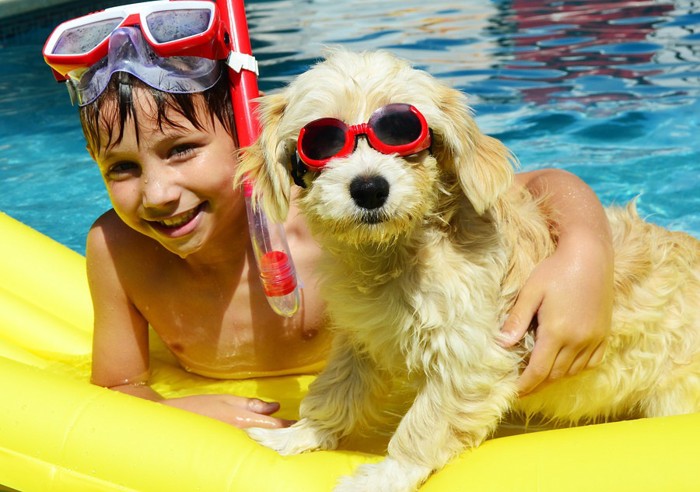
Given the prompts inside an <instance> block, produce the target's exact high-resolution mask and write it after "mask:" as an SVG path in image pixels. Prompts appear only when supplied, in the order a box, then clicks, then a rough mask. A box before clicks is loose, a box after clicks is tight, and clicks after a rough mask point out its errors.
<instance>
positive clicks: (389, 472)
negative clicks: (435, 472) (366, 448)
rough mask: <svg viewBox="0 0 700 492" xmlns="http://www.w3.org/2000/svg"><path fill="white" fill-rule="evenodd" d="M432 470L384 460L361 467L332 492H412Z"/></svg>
mask: <svg viewBox="0 0 700 492" xmlns="http://www.w3.org/2000/svg"><path fill="white" fill-rule="evenodd" d="M430 472H432V470H431V469H430V468H428V467H426V466H421V465H416V464H415V463H406V462H400V461H397V460H395V459H393V458H386V459H385V460H384V461H380V462H379V463H375V464H367V465H361V466H359V467H358V468H357V471H355V473H354V474H353V475H352V476H349V477H343V478H341V479H340V482H339V483H338V485H337V486H336V487H335V489H333V491H334V492H413V491H415V490H416V489H418V487H419V486H420V485H421V484H422V483H423V482H424V481H425V480H426V479H427V478H428V476H429V475H430Z"/></svg>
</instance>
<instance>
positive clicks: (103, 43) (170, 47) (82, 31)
mask: <svg viewBox="0 0 700 492" xmlns="http://www.w3.org/2000/svg"><path fill="white" fill-rule="evenodd" d="M126 26H138V27H139V28H140V29H141V32H142V33H143V37H144V39H145V40H146V41H147V42H148V44H149V45H150V46H151V48H152V49H153V51H154V52H155V53H156V55H158V56H160V57H168V56H197V57H202V58H208V59H212V60H220V59H224V58H226V55H227V54H228V51H230V49H227V47H226V46H225V40H224V37H223V29H222V26H221V23H220V21H219V13H218V11H217V8H216V4H215V3H213V2H209V1H203V0H190V1H187V0H183V1H155V2H142V3H135V4H131V5H123V6H120V7H112V8H108V9H106V10H103V11H101V12H96V13H93V14H88V15H85V16H83V17H79V18H77V19H73V20H70V21H67V22H64V23H62V24H61V25H59V26H58V27H57V28H56V29H54V31H53V33H51V36H49V38H48V40H47V41H46V44H45V45H44V59H45V60H46V62H47V63H48V64H49V65H50V66H51V68H53V70H54V75H55V76H56V78H57V79H58V80H66V79H67V78H68V73H69V72H71V71H73V70H76V69H87V68H90V67H91V66H93V65H94V64H95V63H97V62H98V61H99V60H101V59H102V58H104V57H105V56H106V55H107V50H108V45H109V37H110V36H111V34H112V33H113V32H114V31H115V30H116V29H117V28H119V27H126Z"/></svg>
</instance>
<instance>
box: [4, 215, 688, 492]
mask: <svg viewBox="0 0 700 492" xmlns="http://www.w3.org/2000/svg"><path fill="white" fill-rule="evenodd" d="M0 237H1V238H2V239H1V241H0V279H1V281H0V490H8V489H10V490H13V489H14V490H21V491H45V490H51V491H67V492H68V491H70V492H87V491H130V490H135V491H154V492H161V491H186V492H194V491H204V492H223V491H244V492H247V491H255V492H265V491H270V492H280V491H285V492H289V491H300V492H314V491H329V490H331V489H332V487H333V484H334V483H335V482H336V480H337V479H338V477H339V476H341V475H343V474H348V473H351V472H352V470H353V469H354V468H355V467H356V466H357V465H359V464H361V463H365V462H369V461H375V460H378V459H379V456H378V455H374V454H371V453H370V452H367V451H365V452H362V451H350V450H343V451H333V452H316V453H308V454H304V455H300V456H293V457H287V458H283V457H280V456H278V455H277V454H276V453H274V452H273V451H270V450H267V449H265V448H262V447H260V446H259V445H257V444H255V443H253V442H252V441H250V440H249V439H248V438H247V436H246V435H245V434H244V433H243V432H242V431H239V430H237V429H235V428H233V427H230V426H228V425H226V424H223V423H220V422H217V421H214V420H211V419H207V418H204V417H200V416H197V415H192V414H189V413H187V412H184V411H180V410H176V409H173V408H169V407H166V406H164V405H160V404H158V403H152V402H147V401H142V400H139V399H137V398H133V397H129V396H125V395H121V394H117V393H115V392H112V391H109V390H106V389H102V388H98V387H95V386H92V385H90V384H89V383H88V378H89V353H90V329H91V325H92V319H91V318H92V311H91V306H90V299H89V295H88V291H87V285H86V280H85V275H84V259H83V258H82V257H81V256H80V255H78V254H76V253H74V252H72V251H70V250H68V249H67V248H65V247H63V246H61V245H60V244H58V243H56V242H54V241H52V240H51V239H49V238H47V237H45V236H42V235H41V234H39V233H38V232H36V231H34V230H32V229H30V228H29V227H27V226H25V225H23V224H21V223H19V222H17V221H15V220H13V219H11V218H10V217H8V216H7V215H4V214H0ZM153 357H154V359H155V362H154V374H153V377H154V381H155V382H154V385H155V387H156V389H158V390H159V391H161V392H162V393H164V394H166V395H183V394H187V393H196V392H199V393H204V392H220V391H230V392H234V393H238V394H244V395H249V396H253V395H256V396H259V397H262V398H269V399H276V400H278V401H281V402H282V404H283V406H284V407H283V408H285V409H286V411H287V412H289V413H288V414H287V415H285V416H287V417H290V418H293V417H294V416H295V415H294V412H295V411H296V409H297V408H298V403H299V400H300V399H301V397H302V396H303V394H304V393H305V391H306V388H307V386H308V383H309V382H310V380H311V379H312V378H313V376H310V375H308V376H298V377H283V378H269V379H258V380H249V381H238V382H231V381H225V382H222V381H215V380H209V379H206V378H199V377H196V376H192V375H190V374H187V373H185V372H184V371H181V370H180V369H179V368H178V367H177V365H176V364H175V363H174V362H173V361H172V359H170V358H169V357H168V355H167V353H165V351H163V350H162V349H158V348H156V349H155V353H154V356H153ZM359 442H360V443H361V441H359ZM699 442H700V414H697V415H687V416H678V417H670V418H660V419H642V420H636V421H628V422H619V423H610V424H602V425H593V426H587V427H579V428H572V429H563V430H548V431H542V432H535V433H525V434H520V435H513V436H509V437H501V438H495V439H491V440H489V441H487V442H486V443H484V444H483V445H482V446H481V447H480V448H479V449H477V450H475V451H471V452H466V453H464V454H463V455H462V456H460V457H459V458H458V459H456V460H454V461H453V462H452V463H451V464H450V465H448V466H447V467H446V468H445V469H444V470H442V471H440V472H439V473H437V474H435V475H434V476H433V477H431V478H430V480H429V481H428V482H427V483H426V484H425V485H424V487H423V489H422V490H425V491H451V490H455V491H462V490H479V491H497V492H506V491H517V492H527V491H539V492H547V491H551V492H572V491H596V492H601V491H615V492H621V491H634V492H642V491H654V492H659V491H673V492H682V491H698V490H700V474H698V473H697V464H698V461H697V456H698V454H697V449H698V443H699ZM359 448H362V444H360V446H359ZM355 449H357V448H355Z"/></svg>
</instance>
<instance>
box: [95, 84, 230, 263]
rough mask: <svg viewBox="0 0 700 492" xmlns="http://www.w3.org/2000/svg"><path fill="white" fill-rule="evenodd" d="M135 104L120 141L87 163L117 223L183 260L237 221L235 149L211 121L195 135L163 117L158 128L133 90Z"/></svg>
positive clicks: (185, 123) (143, 96)
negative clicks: (94, 168) (98, 177)
mask: <svg viewBox="0 0 700 492" xmlns="http://www.w3.org/2000/svg"><path fill="white" fill-rule="evenodd" d="M134 96H135V97H134V99H135V101H134V110H135V113H134V118H133V119H132V120H131V121H127V122H126V125H125V127H124V134H123V136H122V138H121V140H119V141H116V142H115V141H114V138H112V139H111V140H112V143H111V144H110V145H108V146H107V147H106V148H104V147H103V148H100V149H99V151H98V152H97V155H93V157H94V158H95V161H96V162H97V163H98V166H99V168H100V171H101V173H102V176H103V179H104V181H105V185H106V187H107V191H108V193H109V196H110V199H111V201H112V205H113V207H114V210H115V211H116V212H117V214H118V215H119V217H120V218H121V219H122V220H123V221H124V222H125V223H126V224H127V225H128V226H130V227H131V228H133V229H135V230H136V231H138V232H141V233H142V234H145V235H146V236H149V237H151V238H153V239H155V240H156V241H158V242H159V243H160V244H161V245H163V247H165V248H166V249H168V250H169V251H171V252H173V253H175V254H177V255H179V256H181V257H183V258H184V257H186V256H188V255H190V254H191V253H194V252H196V251H198V250H200V249H201V248H202V247H203V246H204V245H206V244H207V243H208V242H209V240H210V239H211V238H212V237H216V236H218V235H220V234H222V233H225V232H226V229H227V227H226V225H227V224H228V225H230V224H231V221H232V220H234V219H235V216H234V215H232V214H236V213H240V212H239V211H238V208H239V207H236V206H235V205H236V204H240V203H241V200H240V193H239V192H238V191H237V190H234V189H233V187H232V177H233V173H234V170H235V165H236V158H235V155H236V147H235V144H234V141H233V139H232V138H231V136H230V135H229V134H228V133H227V132H226V130H225V129H224V127H223V125H222V124H221V122H219V121H218V119H216V118H208V117H204V118H201V120H202V127H201V128H196V127H195V126H194V125H193V124H192V123H191V122H190V121H189V120H188V119H187V118H185V117H184V116H183V115H181V114H180V113H178V112H176V111H174V110H170V111H169V112H168V114H167V121H162V122H160V123H159V122H158V121H157V120H156V119H155V118H154V117H153V116H152V115H154V114H156V109H155V103H154V102H153V100H152V99H151V96H150V94H149V93H148V92H147V91H145V90H142V89H137V90H135V91H134ZM195 101H196V104H202V105H203V102H202V101H201V100H200V99H195ZM198 109H199V108H198ZM134 120H135V121H136V122H137V125H135V124H134ZM105 137H107V138H105V139H103V141H107V142H109V141H110V139H109V135H105ZM222 224H224V225H222Z"/></svg>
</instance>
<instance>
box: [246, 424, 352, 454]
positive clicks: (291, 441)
mask: <svg viewBox="0 0 700 492" xmlns="http://www.w3.org/2000/svg"><path fill="white" fill-rule="evenodd" d="M246 433H247V434H248V435H249V436H250V437H251V438H253V439H254V440H255V441H257V442H259V443H260V444H262V445H263V446H266V447H268V448H270V449H274V450H275V451H277V452H278V453H279V454H281V455H285V456H287V455H291V454H299V453H303V452H305V451H315V450H317V449H335V447H336V445H337V444H338V440H337V439H336V438H335V437H334V436H332V435H330V434H329V433H328V432H324V431H323V430H321V429H318V428H316V427H314V425H313V424H312V423H311V422H309V421H308V420H306V419H302V420H300V421H299V422H297V423H296V424H294V425H293V426H291V427H287V428H285V429H262V428H259V427H255V428H250V429H246Z"/></svg>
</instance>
